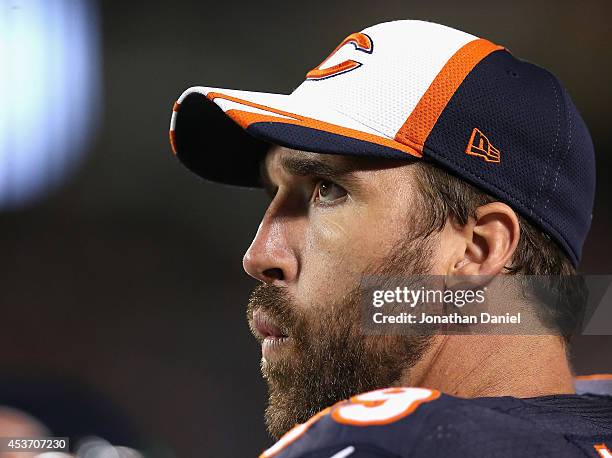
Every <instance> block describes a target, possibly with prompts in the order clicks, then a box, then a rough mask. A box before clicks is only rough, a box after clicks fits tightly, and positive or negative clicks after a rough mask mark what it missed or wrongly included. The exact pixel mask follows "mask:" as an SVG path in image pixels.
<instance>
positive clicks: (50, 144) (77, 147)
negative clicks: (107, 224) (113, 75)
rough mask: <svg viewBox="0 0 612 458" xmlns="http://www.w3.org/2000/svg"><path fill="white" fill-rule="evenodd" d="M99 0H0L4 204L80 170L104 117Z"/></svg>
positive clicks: (38, 193)
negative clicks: (101, 89) (82, 160)
mask: <svg viewBox="0 0 612 458" xmlns="http://www.w3.org/2000/svg"><path fill="white" fill-rule="evenodd" d="M96 6H97V5H96V4H95V3H94V0H0V66H1V67H2V71H1V72H0V210H2V209H13V208H18V207H21V206H23V205H26V204H29V203H33V202H35V201H37V200H39V199H41V198H43V197H44V196H45V195H47V194H48V193H49V192H50V191H52V190H53V189H56V188H57V187H58V186H59V185H60V184H62V183H63V182H64V181H65V180H66V178H67V177H68V176H70V174H71V172H73V171H75V170H76V169H77V168H78V165H79V164H80V162H81V159H82V156H83V154H84V153H85V152H86V151H87V150H88V146H89V145H88V143H89V141H90V140H91V137H92V133H93V129H94V127H95V124H96V123H97V120H98V119H99V108H100V79H101V75H100V71H101V65H100V56H99V47H100V43H99V22H98V17H97V8H96Z"/></svg>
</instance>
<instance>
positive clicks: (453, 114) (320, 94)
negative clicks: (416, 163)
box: [170, 20, 595, 265]
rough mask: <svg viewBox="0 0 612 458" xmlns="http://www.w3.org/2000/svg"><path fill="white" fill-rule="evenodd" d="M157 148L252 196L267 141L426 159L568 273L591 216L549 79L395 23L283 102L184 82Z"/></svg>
mask: <svg viewBox="0 0 612 458" xmlns="http://www.w3.org/2000/svg"><path fill="white" fill-rule="evenodd" d="M170 142H171V144H172V148H173V151H174V153H175V154H176V156H177V157H178V158H179V159H180V160H181V162H182V163H183V164H184V165H186V166H187V167H188V168H189V169H190V170H192V171H193V172H195V173H196V174H198V175H200V176H201V177H203V178H205V179H208V180H212V181H217V182H221V183H226V184H231V185H239V186H247V187H259V186H261V184H260V181H259V166H260V161H261V159H262V158H263V157H264V156H265V153H266V152H267V151H268V149H269V148H270V146H271V145H281V146H285V147H288V148H292V149H296V150H303V151H311V152H315V153H325V154H344V155H356V156H370V157H383V158H394V159H405V160H426V161H430V162H433V163H435V164H436V165H438V166H440V167H442V168H444V169H445V170H447V171H449V172H450V173H453V174H455V175H456V176H458V177H460V178H461V179H463V180H465V181H467V182H469V183H471V184H473V185H475V186H476V187H478V188H480V189H482V190H484V191H486V192H487V193H489V194H491V195H493V196H494V197H496V198H498V199H499V200H500V201H503V202H506V203H507V204H508V205H510V206H511V207H512V208H514V209H515V210H516V211H517V212H519V213H520V214H521V215H523V216H524V217H525V218H527V219H528V220H529V221H531V222H532V223H533V224H535V225H536V226H538V227H540V228H541V229H542V230H543V231H544V232H545V233H546V234H548V235H549V236H550V237H551V238H552V239H553V240H555V241H556V242H557V243H558V244H559V245H560V246H561V247H562V249H563V250H564V251H565V252H566V253H567V255H568V257H569V258H570V260H571V261H572V262H573V263H574V265H576V264H577V263H578V262H579V260H580V256H581V250H582V245H583V243H584V239H585V238H586V235H587V233H588V230H589V228H590V224H591V218H592V208H593V200H594V193H595V157H594V150H593V144H592V141H591V137H590V135H589V132H588V130H587V128H586V126H585V123H584V121H583V120H582V118H581V116H580V114H579V113H578V111H577V109H576V107H575V106H574V104H573V102H572V100H571V99H570V96H569V94H568V93H567V91H566V90H565V89H564V87H563V86H562V85H561V83H560V82H559V81H558V80H557V78H555V76H554V75H552V74H551V73H549V72H548V71H546V70H544V69H542V68H540V67H538V66H536V65H533V64H531V63H528V62H525V61H523V60H520V59H518V58H516V57H514V56H513V55H512V54H511V53H510V52H509V51H508V50H507V49H505V48H504V47H502V46H499V45H496V44H494V43H492V42H490V41H488V40H486V39H483V38H478V37H476V36H473V35H471V34H469V33H465V32H462V31H460V30H456V29H453V28H450V27H446V26H443V25H439V24H434V23H431V22H425V21H415V20H399V21H391V22H385V23H382V24H377V25H374V26H371V27H368V28H366V29H364V30H362V31H361V32H357V33H352V34H351V35H349V36H348V37H346V38H345V39H344V40H343V41H342V42H341V43H340V44H339V45H338V46H337V47H336V48H335V49H334V50H333V51H332V53H331V54H330V55H329V56H328V57H327V58H326V59H325V60H324V61H323V62H322V63H321V64H319V65H318V66H316V67H315V68H313V69H312V70H310V71H308V73H307V74H306V79H305V80H304V81H303V82H302V83H301V84H300V85H299V86H298V87H297V88H296V89H295V90H294V91H293V92H291V93H290V94H276V93H266V92H253V91H243V90H235V89H223V88H216V87H206V86H195V87H191V88H189V89H187V90H186V91H185V92H183V94H181V96H180V97H179V99H178V101H177V102H176V103H175V105H174V108H173V113H172V119H171V123H170Z"/></svg>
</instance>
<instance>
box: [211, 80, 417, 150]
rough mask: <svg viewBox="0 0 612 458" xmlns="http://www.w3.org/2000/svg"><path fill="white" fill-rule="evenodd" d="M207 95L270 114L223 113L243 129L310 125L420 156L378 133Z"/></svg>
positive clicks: (234, 98)
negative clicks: (262, 124)
mask: <svg viewBox="0 0 612 458" xmlns="http://www.w3.org/2000/svg"><path fill="white" fill-rule="evenodd" d="M207 97H208V98H209V99H210V100H214V99H216V98H221V99H226V100H231V101H232V102H237V103H240V104H242V105H247V106H250V107H254V108H259V109H260V110H265V111H268V112H270V113H271V114H269V115H268V114H262V113H253V112H251V111H243V110H238V109H230V110H227V111H226V112H225V113H226V114H227V115H228V116H229V117H231V118H232V119H233V120H234V121H235V122H236V123H238V124H239V125H240V126H241V127H242V128H243V129H246V128H247V127H249V126H250V125H251V124H253V123H256V122H276V123H283V124H293V125H298V126H305V127H310V128H313V129H316V130H320V131H323V132H330V133H333V134H338V135H342V136H344V137H350V138H355V139H357V140H363V141H366V142H370V143H375V144H377V145H382V146H387V147H389V148H393V149H396V150H399V151H403V152H404V153H408V154H410V155H411V156H416V157H421V156H422V154H421V153H420V152H419V151H417V150H416V149H414V148H413V147H411V146H408V145H405V144H402V143H398V142H397V141H395V140H393V139H392V138H386V137H380V136H378V135H374V134H370V133H367V132H362V131H360V130H356V129H350V128H348V127H342V126H338V125H336V124H331V123H328V122H325V121H320V120H318V119H314V118H308V117H306V116H302V115H298V114H296V113H290V112H288V111H282V110H278V109H276V108H271V107H268V106H265V105H261V104H258V103H253V102H249V101H248V100H244V99H239V98H237V97H232V96H230V95H225V94H221V93H219V92H210V93H208V95H207ZM272 113H274V114H277V115H281V116H286V117H284V118H280V117H278V116H273V115H272ZM288 118H290V119H288Z"/></svg>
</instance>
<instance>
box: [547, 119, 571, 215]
mask: <svg viewBox="0 0 612 458" xmlns="http://www.w3.org/2000/svg"><path fill="white" fill-rule="evenodd" d="M565 113H566V115H567V148H565V151H564V152H563V155H562V156H561V157H560V158H559V164H558V165H557V170H556V171H555V180H554V182H553V188H552V190H551V191H550V193H549V194H548V198H547V199H546V202H545V203H544V209H545V210H546V207H547V206H548V203H549V202H550V198H551V196H552V195H553V194H554V193H555V190H556V189H557V181H558V180H559V173H560V172H561V165H563V163H564V162H565V158H566V157H567V155H568V153H569V149H570V147H571V144H572V117H571V116H570V113H569V110H565Z"/></svg>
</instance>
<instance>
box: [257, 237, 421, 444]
mask: <svg viewBox="0 0 612 458" xmlns="http://www.w3.org/2000/svg"><path fill="white" fill-rule="evenodd" d="M431 254H432V249H431V241H428V240H427V239H423V238H421V239H418V240H417V239H410V240H406V241H404V242H403V243H400V244H399V245H398V246H396V247H395V248H394V249H393V250H392V251H391V253H389V255H388V256H387V257H386V258H385V260H384V261H383V263H382V264H381V265H379V266H377V267H375V268H372V269H369V270H368V274H372V275H377V276H381V277H382V276H398V275H416V274H425V273H428V272H429V271H430V270H431V265H430V263H429V260H430V259H432V256H431ZM362 294H363V291H362V290H361V288H360V285H357V286H356V287H355V288H353V289H352V290H351V291H349V292H348V293H347V294H345V295H344V296H343V297H342V298H341V299H340V300H337V301H331V302H329V303H324V304H308V306H307V307H301V308H300V307H297V306H296V305H294V303H293V302H292V299H291V298H290V297H289V295H288V294H287V291H286V289H285V288H282V287H278V286H273V285H267V284H264V285H259V286H257V287H256V288H255V289H254V291H253V293H252V294H251V298H250V300H249V303H248V306H247V318H248V320H249V323H250V324H251V323H252V317H253V312H254V311H255V310H261V311H263V312H265V313H266V314H267V315H269V316H270V317H271V318H272V319H273V320H274V322H275V323H276V324H277V325H278V326H279V327H280V328H281V329H283V330H288V333H289V335H290V337H291V340H292V342H291V347H292V348H291V357H284V358H282V359H280V360H278V361H275V362H274V363H271V362H268V361H266V360H265V359H262V363H261V371H262V374H263V377H264V379H265V380H266V382H267V385H268V398H269V402H268V406H267V408H266V412H265V419H266V425H267V428H268V431H269V433H270V434H271V435H272V436H273V437H275V438H277V439H278V438H279V437H280V436H282V435H283V434H285V433H286V432H287V431H288V430H289V429H291V428H292V427H293V426H295V425H296V424H298V423H303V422H305V421H306V420H308V419H309V418H310V417H312V416H313V415H314V414H316V413H317V412H319V411H321V410H323V409H324V408H326V407H328V406H330V405H333V404H335V403H336V402H338V401H341V400H344V399H348V398H350V397H351V396H354V395H356V394H359V393H363V392H367V391H372V390H375V389H380V388H386V387H389V386H397V385H398V384H399V383H400V379H402V378H404V377H405V376H406V374H407V372H408V371H409V370H410V368H411V367H413V366H414V365H415V363H416V362H418V361H419V360H420V359H421V357H422V356H423V354H424V353H425V352H426V351H427V349H428V347H429V344H430V340H431V336H428V335H410V336H406V335H382V336H373V335H364V333H363V332H362V330H361V300H362Z"/></svg>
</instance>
